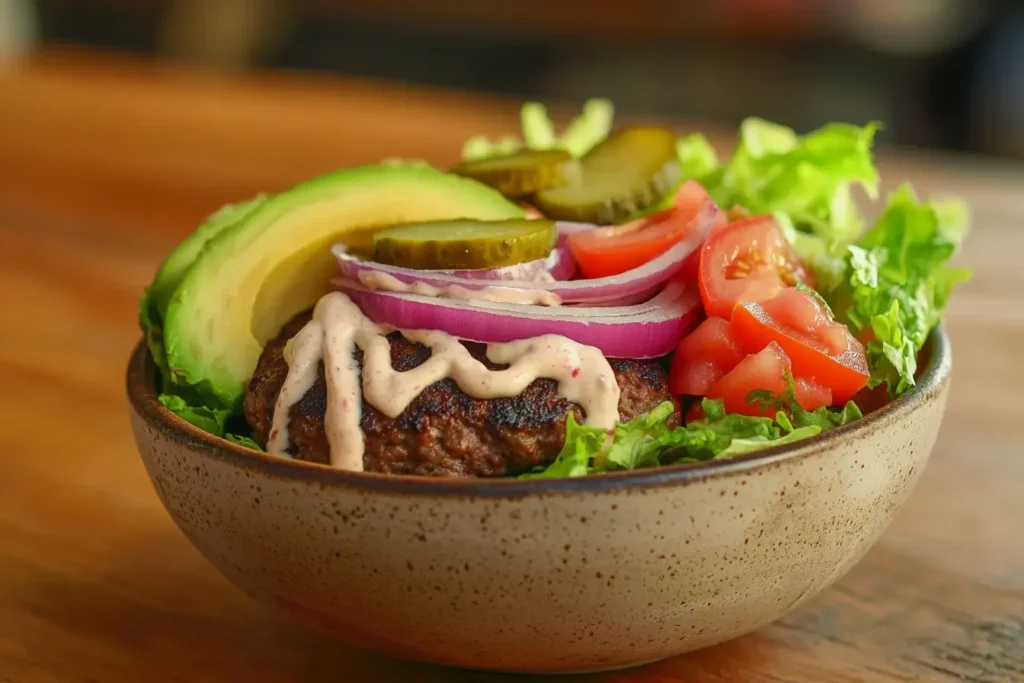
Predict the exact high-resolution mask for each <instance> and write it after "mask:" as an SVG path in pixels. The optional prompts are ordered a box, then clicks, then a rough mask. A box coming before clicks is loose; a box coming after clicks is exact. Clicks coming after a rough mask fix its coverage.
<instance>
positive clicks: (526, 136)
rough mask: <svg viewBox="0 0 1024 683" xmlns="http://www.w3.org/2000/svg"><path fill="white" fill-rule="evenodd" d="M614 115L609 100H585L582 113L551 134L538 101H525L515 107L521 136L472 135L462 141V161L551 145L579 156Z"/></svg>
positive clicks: (545, 112)
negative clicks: (563, 128)
mask: <svg viewBox="0 0 1024 683" xmlns="http://www.w3.org/2000/svg"><path fill="white" fill-rule="evenodd" d="M614 117H615V107H614V106H613V105H612V103H611V102H610V101H609V100H606V99H603V98H592V99H589V100H587V101H586V102H584V103H583V111H582V113H581V114H580V115H579V116H577V117H576V118H575V119H573V120H572V122H570V123H569V125H568V126H567V127H566V129H565V131H564V132H563V133H562V135H560V136H559V135H556V134H555V126H554V124H553V123H552V122H551V119H550V117H549V116H548V110H547V107H545V106H544V105H543V104H541V103H540V102H525V103H524V104H523V105H522V107H521V108H520V110H519V119H520V126H521V127H522V139H520V138H518V137H515V136H508V137H504V138H502V139H500V140H498V141H496V142H494V141H491V140H490V139H488V138H487V137H486V136H483V135H476V136H474V137H471V138H469V139H468V140H466V142H465V143H464V144H463V146H462V160H463V161H476V160H478V159H487V158H489V157H495V156H502V155H504V154H511V153H513V152H516V151H519V150H521V149H554V148H558V149H564V150H566V151H567V152H569V153H570V154H572V155H573V156H574V157H577V158H579V157H581V156H583V155H584V154H586V153H587V152H589V151H590V150H591V149H593V148H594V146H595V145H597V144H598V143H599V142H601V141H602V140H604V139H605V138H606V137H608V133H610V132H611V129H612V120H613V119H614Z"/></svg>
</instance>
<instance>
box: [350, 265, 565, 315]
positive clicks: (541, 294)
mask: <svg viewBox="0 0 1024 683" xmlns="http://www.w3.org/2000/svg"><path fill="white" fill-rule="evenodd" d="M358 277H359V282H360V284H362V285H363V286H364V287H366V288H368V289H375V290H383V291H387V292H399V293H403V294H419V295H420V296H433V297H445V298H448V299H462V300H463V301H489V302H492V303H501V304H525V305H528V306H561V305H562V299H561V297H559V296H558V295H557V294H555V293H554V292H549V291H546V290H543V289H518V288H515V287H501V286H487V287H479V288H471V287H463V286H462V285H447V286H445V287H435V286H434V285H430V284H427V283H426V282H403V281H402V280H399V279H398V278H397V277H395V276H394V275H392V274H391V273H384V272H381V271H379V270H374V271H366V270H363V271H360V272H359V276H358ZM548 277H549V278H551V275H550V274H548ZM551 279H552V280H554V278H551Z"/></svg>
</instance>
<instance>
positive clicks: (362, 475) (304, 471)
mask: <svg viewBox="0 0 1024 683" xmlns="http://www.w3.org/2000/svg"><path fill="white" fill-rule="evenodd" d="M925 349H926V351H928V350H930V352H929V353H928V361H927V363H926V364H925V368H924V371H923V372H922V373H921V375H920V379H919V380H918V382H917V384H916V386H915V387H914V389H913V390H912V391H911V392H909V393H908V394H906V395H904V396H901V397H900V398H898V399H896V400H894V401H890V402H888V403H886V404H885V405H884V406H882V407H881V408H879V409H878V410H875V411H873V412H870V413H868V414H867V415H865V416H864V417H863V418H861V419H859V420H856V421H854V422H851V423H848V424H845V425H842V426H840V427H836V428H835V429H831V430H829V431H827V432H823V433H821V434H818V435H816V436H812V437H809V438H806V439H803V440H801V441H797V442H794V443H791V444H782V445H779V446H772V447H769V448H765V449H763V450H760V451H756V452H754V453H749V454H747V455H741V456H737V457H734V458H728V459H723V460H709V461H703V462H699V463H690V464H683V465H665V466H662V467H657V468H650V469H643V470H633V471H629V472H608V473H603V474H599V475H594V476H588V477H573V478H563V479H515V478H493V479H481V478H474V479H470V478H442V477H425V476H422V475H408V474H405V475H396V474H383V473H378V472H350V471H347V470H340V469H336V468H333V467H330V466H329V465H322V464H319V463H312V462H305V461H300V460H293V459H290V458H282V457H280V456H273V455H268V454H267V453H264V452H260V451H254V450H252V449H249V448H245V447H243V446H239V445H237V444H233V443H231V442H230V441H227V440H226V439H223V438H221V437H218V436H214V435H213V434H210V433H208V432H204V431H203V430H201V429H199V428H198V427H196V426H194V425H192V424H191V423H189V422H186V421H185V420H184V419H182V418H180V417H178V416H177V415H175V414H174V413H172V412H171V411H170V410H168V409H167V408H165V407H164V406H163V405H162V404H161V403H160V402H159V401H158V400H157V392H156V388H155V387H156V379H157V368H156V364H155V363H154V361H153V358H152V356H151V354H150V352H149V347H148V345H147V344H146V340H145V339H140V340H139V341H138V342H137V343H136V345H135V348H134V349H133V351H132V353H131V356H130V358H129V361H128V368H127V372H126V377H125V380H126V385H127V387H126V388H127V394H128V401H129V404H130V406H131V408H132V410H134V411H135V412H136V413H137V414H138V416H139V417H140V418H141V419H142V420H143V421H144V422H145V423H146V424H148V425H149V426H150V427H153V428H155V429H157V430H158V431H160V432H161V433H162V434H163V435H164V436H165V437H167V438H168V439H170V440H172V441H175V442H178V443H181V444H183V445H185V446H186V447H188V448H189V449H192V450H196V451H200V452H202V453H203V454H204V455H205V456H207V457H211V458H215V459H219V460H224V461H227V462H229V463H231V464H233V465H237V466H241V467H243V468H245V469H247V470H258V471H260V472H262V473H264V474H266V475H269V476H274V477H281V478H285V479H299V480H308V481H312V482H315V483H318V484H320V485H322V486H330V487H338V486H340V487H345V488H350V489H354V490H359V491H383V492H390V493H397V494H401V495H428V496H457V497H487V498H516V497H522V496H528V495H535V494H552V493H554V494H565V493H596V492H605V491H609V490H618V489H622V488H650V487H661V486H671V485H678V484H683V483H691V482H700V481H706V480H708V479H711V478H715V477H720V476H724V475H731V474H741V473H746V472H750V471H751V470H755V469H758V468H761V467H765V466H768V465H772V464H775V463H778V462H780V461H783V460H791V459H795V458H804V457H808V456H812V455H815V454H820V453H823V452H826V451H828V450H830V449H831V448H832V447H833V446H834V444H835V443H836V442H837V441H839V440H840V439H843V438H845V437H854V436H856V435H858V434H864V433H869V432H871V431H873V430H874V429H877V428H878V427H879V426H880V425H881V424H883V423H886V422H891V421H893V420H896V421H898V420H900V419H902V418H904V417H906V416H907V415H909V414H911V413H912V412H913V411H914V410H915V408H916V407H917V406H919V405H920V404H921V403H923V402H926V401H928V400H930V399H931V398H933V397H935V396H936V395H938V394H939V393H941V391H942V390H943V388H944V387H945V385H946V384H947V383H948V381H949V379H950V374H951V370H952V349H951V347H950V342H949V337H948V336H947V334H946V331H945V329H944V327H943V326H942V325H941V324H940V325H937V326H936V327H935V329H934V330H932V333H931V334H930V335H929V339H928V343H927V344H926V345H925Z"/></svg>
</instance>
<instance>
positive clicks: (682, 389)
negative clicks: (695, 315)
mask: <svg viewBox="0 0 1024 683" xmlns="http://www.w3.org/2000/svg"><path fill="white" fill-rule="evenodd" d="M745 356H746V353H744V351H743V349H742V348H741V347H740V344H739V342H738V341H736V337H735V335H734V334H733V331H732V323H730V322H729V321H728V320H724V319H722V318H708V319H707V320H705V321H704V322H702V323H701V324H700V325H699V326H698V327H697V329H695V330H694V331H693V332H691V333H690V334H688V335H686V336H685V337H683V340H682V341H681V342H679V346H678V347H677V348H676V352H675V355H674V356H672V364H671V366H670V367H669V375H668V386H669V389H671V390H672V393H674V394H687V395H690V396H703V395H704V394H705V393H707V390H708V389H709V388H711V385H712V384H714V383H715V382H716V381H718V380H719V379H721V377H722V376H723V375H725V373H727V372H729V371H730V370H732V369H733V368H734V367H736V366H737V365H738V364H739V363H740V361H742V360H743V358H744V357H745Z"/></svg>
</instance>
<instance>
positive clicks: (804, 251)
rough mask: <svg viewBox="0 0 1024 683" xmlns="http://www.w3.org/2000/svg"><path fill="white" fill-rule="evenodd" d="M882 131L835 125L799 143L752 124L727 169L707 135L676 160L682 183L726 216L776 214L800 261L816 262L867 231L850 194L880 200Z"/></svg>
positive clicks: (771, 126) (691, 139)
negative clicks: (856, 190) (697, 186)
mask: <svg viewBox="0 0 1024 683" xmlns="http://www.w3.org/2000/svg"><path fill="white" fill-rule="evenodd" d="M880 127H881V126H880V124H877V123H869V124H868V125H866V126H855V125H851V124H847V123H829V124H827V125H825V126H822V127H821V128H818V129H817V130H815V131H812V132H810V133H808V134H807V135H803V136H800V135H797V133H796V132H795V131H794V130H793V129H791V128H787V127H785V126H781V125H779V124H777V123H772V122H770V121H765V120H764V119H759V118H748V119H745V120H744V121H743V122H742V124H741V125H740V132H739V142H738V145H737V148H736V152H735V153H734V154H733V156H732V157H731V158H730V159H729V161H728V162H727V163H725V164H719V163H718V162H717V156H716V155H715V154H714V149H713V148H712V147H711V145H710V144H709V143H708V141H707V140H706V139H705V138H704V137H703V136H701V135H690V136H688V137H685V138H682V139H681V140H680V141H679V142H678V144H677V153H678V156H679V162H680V165H681V166H682V170H683V178H684V179H694V180H697V181H698V182H700V183H701V184H702V185H704V187H705V189H707V190H708V192H709V193H711V196H712V197H713V198H714V199H715V201H716V202H717V203H718V205H719V206H721V207H723V208H725V209H728V208H731V207H733V206H740V207H743V208H744V209H746V210H747V211H749V212H750V213H754V214H773V215H775V216H776V218H777V219H778V220H779V223H780V225H782V227H783V229H784V230H785V231H786V233H787V235H788V237H789V238H790V241H791V242H792V243H793V245H794V247H795V248H796V250H797V252H798V253H799V254H800V256H801V257H802V258H804V259H807V260H812V261H813V260H815V259H818V258H820V257H823V256H827V255H828V254H830V253H834V252H835V251H837V250H840V249H841V248H842V247H845V246H846V245H847V244H848V243H850V242H852V241H853V240H854V239H856V237H857V235H859V234H860V232H861V230H862V229H863V220H862V219H861V216H860V213H859V211H858V210H857V206H856V203H855V202H854V201H853V197H852V194H851V192H852V189H853V187H854V186H860V187H862V188H863V189H864V191H865V192H866V193H867V195H868V196H869V197H870V198H872V199H874V198H875V197H877V193H878V182H879V178H878V170H877V169H876V168H875V165H874V161H873V159H872V151H871V150H872V145H873V143H874V137H875V133H876V132H877V131H878V130H879V129H880Z"/></svg>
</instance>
